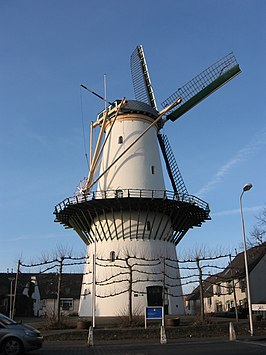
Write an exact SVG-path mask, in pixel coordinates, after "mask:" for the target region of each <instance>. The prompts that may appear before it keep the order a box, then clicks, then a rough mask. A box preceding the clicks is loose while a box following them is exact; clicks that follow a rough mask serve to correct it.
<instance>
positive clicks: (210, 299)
mask: <svg viewBox="0 0 266 355" xmlns="http://www.w3.org/2000/svg"><path fill="white" fill-rule="evenodd" d="M211 305H212V298H211V297H208V306H209V307H211Z"/></svg>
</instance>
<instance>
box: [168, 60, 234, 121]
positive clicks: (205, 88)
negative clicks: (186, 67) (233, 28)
mask: <svg viewBox="0 0 266 355" xmlns="http://www.w3.org/2000/svg"><path fill="white" fill-rule="evenodd" d="M240 72H241V69H240V67H239V64H238V63H237V61H236V58H235V56H234V54H233V53H229V54H228V55H227V56H225V57H224V58H222V59H220V60H219V61H218V62H216V63H214V64H213V65H212V66H210V67H209V68H207V69H206V70H204V71H203V72H202V73H200V74H199V75H197V76H196V77H195V78H194V79H192V80H191V81H189V82H188V83H187V84H185V85H184V86H182V87H181V88H179V89H178V90H177V91H176V92H174V93H173V94H172V95H171V96H170V97H168V99H166V100H165V101H164V102H163V103H162V106H163V107H166V106H168V105H169V104H171V103H172V102H174V100H176V99H177V98H178V97H181V98H182V102H181V104H180V105H179V106H177V107H175V108H174V109H173V110H172V111H170V112H169V113H168V114H167V116H166V118H165V121H167V120H168V119H170V120H171V121H175V120H176V119H178V118H179V117H180V116H182V115H183V114H184V113H186V112H187V111H188V110H190V109H191V108H192V107H194V106H195V105H197V104H198V103H199V102H200V101H202V100H204V99H205V98H206V97H207V96H209V95H210V94H212V93H213V92H214V91H215V90H217V89H219V88H220V87H221V86H222V85H224V84H225V83H226V82H228V81H229V80H231V79H233V78H234V77H235V76H236V75H238V74H239V73H240Z"/></svg>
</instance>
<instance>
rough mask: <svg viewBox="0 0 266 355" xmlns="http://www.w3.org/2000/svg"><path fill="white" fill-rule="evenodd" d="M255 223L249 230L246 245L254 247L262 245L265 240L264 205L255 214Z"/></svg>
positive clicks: (265, 219) (265, 215) (265, 212)
mask: <svg viewBox="0 0 266 355" xmlns="http://www.w3.org/2000/svg"><path fill="white" fill-rule="evenodd" d="M256 219H257V221H258V222H257V224H256V225H255V226H254V227H253V229H252V230H251V232H250V238H248V241H247V243H248V246H249V247H250V248H251V247H254V246H259V245H262V244H263V243H264V242H265V235H266V207H265V208H263V210H262V211H261V212H260V214H259V215H258V216H256Z"/></svg>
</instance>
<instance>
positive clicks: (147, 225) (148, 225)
mask: <svg viewBox="0 0 266 355" xmlns="http://www.w3.org/2000/svg"><path fill="white" fill-rule="evenodd" d="M146 229H147V231H150V230H151V222H150V221H147V224H146Z"/></svg>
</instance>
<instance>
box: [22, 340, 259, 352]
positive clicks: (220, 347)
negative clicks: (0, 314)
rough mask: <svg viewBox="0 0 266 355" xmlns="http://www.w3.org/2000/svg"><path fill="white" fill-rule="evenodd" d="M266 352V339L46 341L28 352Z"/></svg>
mask: <svg viewBox="0 0 266 355" xmlns="http://www.w3.org/2000/svg"><path fill="white" fill-rule="evenodd" d="M30 354H31V355H48V354H49V355H53V354H56V355H83V354H89V355H105V354H106V355H163V354H167V355H177V354H178V355H191V354H193V355H197V354H198V355H203V354H204V355H213V354H215V355H224V354H226V355H243V354H245V355H248V354H254V355H265V354H266V341H265V340H264V341H255V340H254V341H251V340H248V341H235V342H229V341H213V340H210V341H207V340H205V341H202V340H200V341H199V342H175V343H168V344H164V345H160V344H154V343H153V344H130V345H128V344H123V345H121V344H113V345H97V346H94V347H87V345H86V344H84V342H81V341H71V342H70V341H49V342H48V341H47V342H45V343H44V345H43V348H42V349H40V350H36V351H32V352H30V353H29V355H30Z"/></svg>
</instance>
